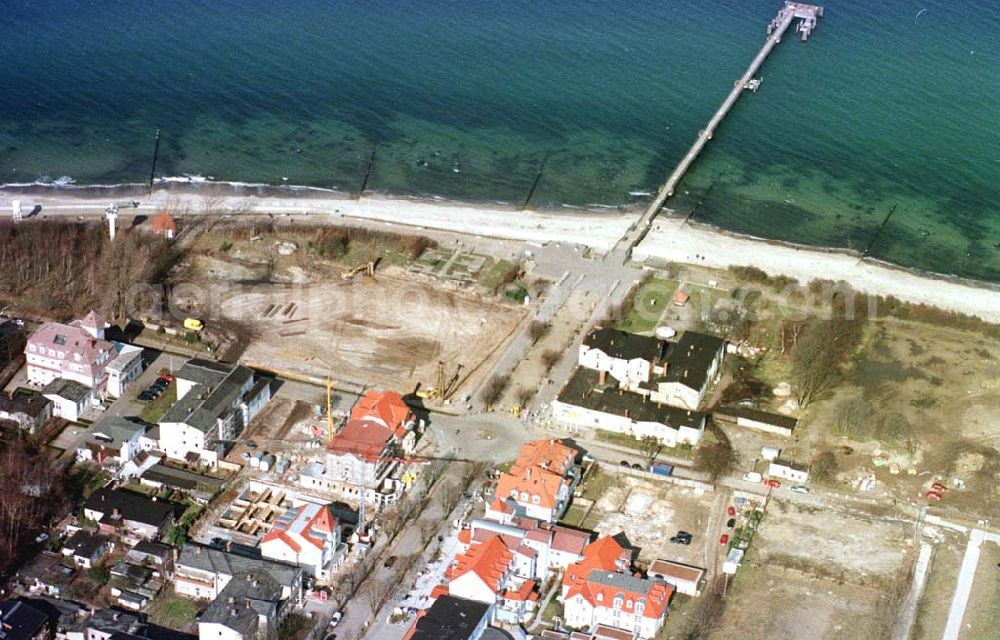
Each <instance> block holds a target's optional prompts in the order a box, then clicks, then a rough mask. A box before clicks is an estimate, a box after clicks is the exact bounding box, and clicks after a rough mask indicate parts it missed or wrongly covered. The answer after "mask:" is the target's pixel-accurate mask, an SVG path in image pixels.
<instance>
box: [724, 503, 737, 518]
mask: <svg viewBox="0 0 1000 640" xmlns="http://www.w3.org/2000/svg"><path fill="white" fill-rule="evenodd" d="M726 513H727V514H728V515H729V517H730V518H732V517H733V516H735V515H736V507H734V506H733V505H729V507H727V508H726Z"/></svg>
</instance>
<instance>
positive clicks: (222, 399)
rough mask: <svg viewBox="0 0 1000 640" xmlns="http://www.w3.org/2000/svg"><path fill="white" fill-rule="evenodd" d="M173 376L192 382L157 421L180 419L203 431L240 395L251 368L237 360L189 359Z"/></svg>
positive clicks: (212, 424)
mask: <svg viewBox="0 0 1000 640" xmlns="http://www.w3.org/2000/svg"><path fill="white" fill-rule="evenodd" d="M177 377H178V378H180V379H182V380H188V381H191V382H194V383H195V386H193V387H192V388H191V389H190V390H189V391H188V392H187V394H185V395H184V397H183V398H181V399H180V400H178V401H177V402H175V403H174V404H173V406H171V407H170V409H168V410H167V412H166V414H164V416H163V417H162V418H160V423H161V424H162V423H164V422H177V423H182V424H186V425H189V426H191V427H194V428H195V429H198V430H199V431H202V432H205V433H207V432H209V431H211V430H212V429H213V428H215V425H216V422H217V421H218V420H219V419H220V418H222V417H224V416H225V415H226V414H227V413H228V412H229V411H230V410H231V409H232V408H233V406H234V405H235V404H236V403H237V401H238V400H239V399H240V396H241V394H242V393H243V386H244V385H245V384H246V383H247V382H248V381H249V380H250V379H252V378H253V370H252V369H248V368H247V367H243V366H240V365H238V364H227V363H223V362H209V361H207V360H190V361H189V362H188V363H187V364H185V365H184V367H182V368H181V371H180V373H178V374H177Z"/></svg>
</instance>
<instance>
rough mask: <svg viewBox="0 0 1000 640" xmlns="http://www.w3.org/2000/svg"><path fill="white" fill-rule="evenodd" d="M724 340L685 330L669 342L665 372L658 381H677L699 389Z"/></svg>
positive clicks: (720, 350) (665, 357)
mask: <svg viewBox="0 0 1000 640" xmlns="http://www.w3.org/2000/svg"><path fill="white" fill-rule="evenodd" d="M725 344H726V341H725V340H723V339H722V338H718V337H716V336H710V335H706V334H704V333H696V332H694V331H685V332H684V334H683V335H682V336H681V338H680V340H678V341H677V342H672V343H670V347H669V348H668V349H667V353H666V355H665V356H664V360H665V361H666V363H667V372H666V374H664V376H663V377H662V378H660V379H659V380H658V381H662V382H679V383H681V384H683V385H684V386H686V387H690V388H692V389H695V390H696V391H701V389H702V387H704V386H705V383H706V382H707V381H708V370H709V368H710V367H711V365H712V362H713V361H714V360H715V358H716V357H717V356H718V355H719V354H720V353H721V352H722V348H723V347H724V346H725Z"/></svg>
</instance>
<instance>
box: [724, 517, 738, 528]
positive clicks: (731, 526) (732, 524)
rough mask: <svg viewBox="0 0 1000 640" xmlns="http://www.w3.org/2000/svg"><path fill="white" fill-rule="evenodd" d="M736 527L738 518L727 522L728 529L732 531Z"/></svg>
mask: <svg viewBox="0 0 1000 640" xmlns="http://www.w3.org/2000/svg"><path fill="white" fill-rule="evenodd" d="M735 526H736V518H730V519H729V520H728V521H726V528H727V529H732V528H733V527H735Z"/></svg>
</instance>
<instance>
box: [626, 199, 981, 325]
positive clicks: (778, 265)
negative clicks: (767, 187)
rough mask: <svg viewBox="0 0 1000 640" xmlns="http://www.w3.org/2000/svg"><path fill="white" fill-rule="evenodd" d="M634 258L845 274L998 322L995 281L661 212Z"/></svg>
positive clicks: (816, 275) (806, 276) (800, 274)
mask: <svg viewBox="0 0 1000 640" xmlns="http://www.w3.org/2000/svg"><path fill="white" fill-rule="evenodd" d="M632 256H633V258H634V259H636V260H638V261H643V260H646V259H648V258H655V259H658V260H662V261H668V262H684V263H691V264H700V265H703V266H707V267H717V268H721V269H725V268H726V267H729V266H731V265H740V266H743V265H748V266H754V267H757V268H759V269H763V270H764V271H766V272H767V273H769V274H771V275H785V276H789V277H792V278H797V279H798V280H799V281H800V282H802V283H807V282H809V281H810V280H815V279H824V280H834V281H840V280H843V281H845V282H847V283H848V284H850V285H851V286H852V287H853V288H854V289H856V290H858V291H863V292H866V293H872V294H877V295H882V296H890V295H891V296H895V297H896V298H899V299H900V300H905V301H907V302H917V303H924V304H929V305H933V306H935V307H940V308H942V309H948V310H951V311H958V312H960V313H965V314H969V315H974V316H979V317H980V318H982V319H984V320H988V321H990V322H1000V290H998V288H997V287H996V286H993V287H990V286H988V285H986V284H983V285H982V286H971V285H967V284H963V283H961V282H957V281H951V280H946V279H943V278H933V277H929V276H922V275H918V274H916V273H911V272H909V271H906V270H904V269H898V268H894V267H891V266H886V265H881V264H878V263H874V262H869V261H862V260H859V259H858V257H857V256H852V255H849V254H847V253H843V252H838V251H835V250H827V251H824V250H821V249H806V248H797V247H794V246H789V245H782V244H778V243H774V242H768V241H766V240H757V239H751V238H745V237H740V236H736V235H733V234H728V233H725V232H723V231H718V230H715V229H709V228H705V227H700V226H698V225H691V224H682V221H681V220H678V219H676V218H664V217H659V218H657V219H656V221H655V222H654V223H653V228H652V229H651V230H650V232H649V233H648V234H647V235H646V237H645V238H644V239H643V241H642V242H641V243H640V244H639V245H638V246H637V247H636V248H635V250H634V251H633V254H632Z"/></svg>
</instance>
